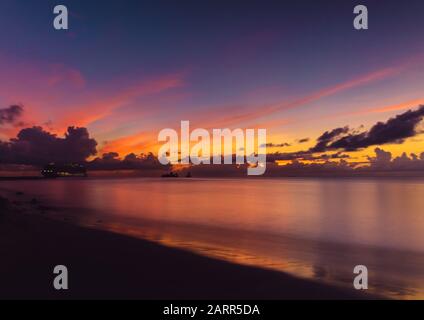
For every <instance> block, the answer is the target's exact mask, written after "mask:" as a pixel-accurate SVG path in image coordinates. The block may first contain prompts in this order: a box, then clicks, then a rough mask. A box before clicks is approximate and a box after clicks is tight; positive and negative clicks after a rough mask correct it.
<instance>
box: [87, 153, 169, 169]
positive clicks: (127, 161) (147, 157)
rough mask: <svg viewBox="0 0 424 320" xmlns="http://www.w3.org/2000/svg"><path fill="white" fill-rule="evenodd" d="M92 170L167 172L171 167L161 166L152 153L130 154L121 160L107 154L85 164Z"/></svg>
mask: <svg viewBox="0 0 424 320" xmlns="http://www.w3.org/2000/svg"><path fill="white" fill-rule="evenodd" d="M87 167H88V168H89V169H93V170H140V169H143V170H169V169H170V168H171V166H167V165H162V164H161V163H160V162H159V160H158V158H157V157H156V156H155V155H153V153H148V154H144V153H142V154H140V155H138V156H137V155H136V154H134V153H130V154H128V155H126V156H125V157H124V158H123V159H120V158H119V155H118V154H117V153H116V152H109V153H105V154H103V155H102V157H101V158H96V159H94V160H93V161H90V162H88V163H87Z"/></svg>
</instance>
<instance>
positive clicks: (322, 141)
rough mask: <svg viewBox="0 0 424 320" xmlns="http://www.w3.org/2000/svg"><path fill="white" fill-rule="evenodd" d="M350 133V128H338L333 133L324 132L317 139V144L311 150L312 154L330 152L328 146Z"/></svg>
mask: <svg viewBox="0 0 424 320" xmlns="http://www.w3.org/2000/svg"><path fill="white" fill-rule="evenodd" d="M348 132H349V127H347V126H346V127H343V128H336V129H333V130H331V131H326V132H324V133H323V134H322V135H321V136H319V137H318V139H317V144H316V145H315V146H314V147H313V148H311V149H310V150H309V151H310V152H324V151H326V150H328V149H329V148H328V144H329V143H331V142H332V141H333V140H334V139H337V138H338V137H340V135H343V134H346V133H348Z"/></svg>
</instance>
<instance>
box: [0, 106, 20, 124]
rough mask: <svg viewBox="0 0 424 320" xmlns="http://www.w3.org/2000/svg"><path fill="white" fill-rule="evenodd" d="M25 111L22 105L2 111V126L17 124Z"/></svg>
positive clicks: (0, 113)
mask: <svg viewBox="0 0 424 320" xmlns="http://www.w3.org/2000/svg"><path fill="white" fill-rule="evenodd" d="M23 111H24V108H23V107H22V106H20V105H12V106H10V107H8V108H4V109H0V125H3V124H15V123H16V122H17V121H18V118H19V117H20V116H21V115H22V113H23Z"/></svg>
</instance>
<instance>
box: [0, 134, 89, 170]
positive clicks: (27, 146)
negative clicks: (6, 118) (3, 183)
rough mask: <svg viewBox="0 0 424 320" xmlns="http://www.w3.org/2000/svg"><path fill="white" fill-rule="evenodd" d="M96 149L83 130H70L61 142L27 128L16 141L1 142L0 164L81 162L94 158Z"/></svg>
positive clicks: (53, 137) (51, 136)
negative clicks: (90, 157)
mask: <svg viewBox="0 0 424 320" xmlns="http://www.w3.org/2000/svg"><path fill="white" fill-rule="evenodd" d="M96 145H97V142H96V140H94V139H92V138H90V136H89V134H88V131H87V129H86V128H75V127H69V128H68V130H67V132H66V133H65V136H64V138H59V137H57V136H56V135H54V134H51V133H49V132H47V131H44V130H43V128H41V127H32V128H26V129H22V130H21V131H20V132H19V133H18V135H17V137H16V138H15V139H11V140H10V141H9V142H0V162H1V163H14V164H30V165H44V164H46V163H50V162H57V163H67V162H84V161H85V160H86V159H87V158H88V157H89V156H92V155H95V154H96Z"/></svg>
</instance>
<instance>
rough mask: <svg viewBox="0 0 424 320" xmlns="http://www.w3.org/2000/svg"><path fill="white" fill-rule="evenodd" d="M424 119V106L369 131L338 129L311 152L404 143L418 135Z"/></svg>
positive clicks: (322, 139)
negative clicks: (419, 126)
mask: <svg viewBox="0 0 424 320" xmlns="http://www.w3.org/2000/svg"><path fill="white" fill-rule="evenodd" d="M423 117H424V106H420V107H418V109H416V110H408V111H406V112H404V113H402V114H399V115H397V116H396V117H394V118H390V119H389V120H388V121H386V122H378V123H376V124H375V125H374V126H373V127H372V128H371V129H370V130H369V131H364V132H355V131H352V130H350V129H349V127H343V128H336V129H334V130H331V131H327V132H325V133H324V134H323V135H321V136H320V137H319V138H318V139H317V144H316V145H315V146H314V147H313V148H311V149H310V150H309V151H310V152H324V151H328V150H338V149H341V150H345V151H356V150H358V149H363V148H367V147H369V146H376V145H384V144H387V143H402V142H403V141H404V140H405V139H406V138H410V137H413V136H415V135H416V134H418V133H419V132H417V131H416V128H417V125H418V124H419V123H420V122H421V121H422V119H423Z"/></svg>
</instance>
